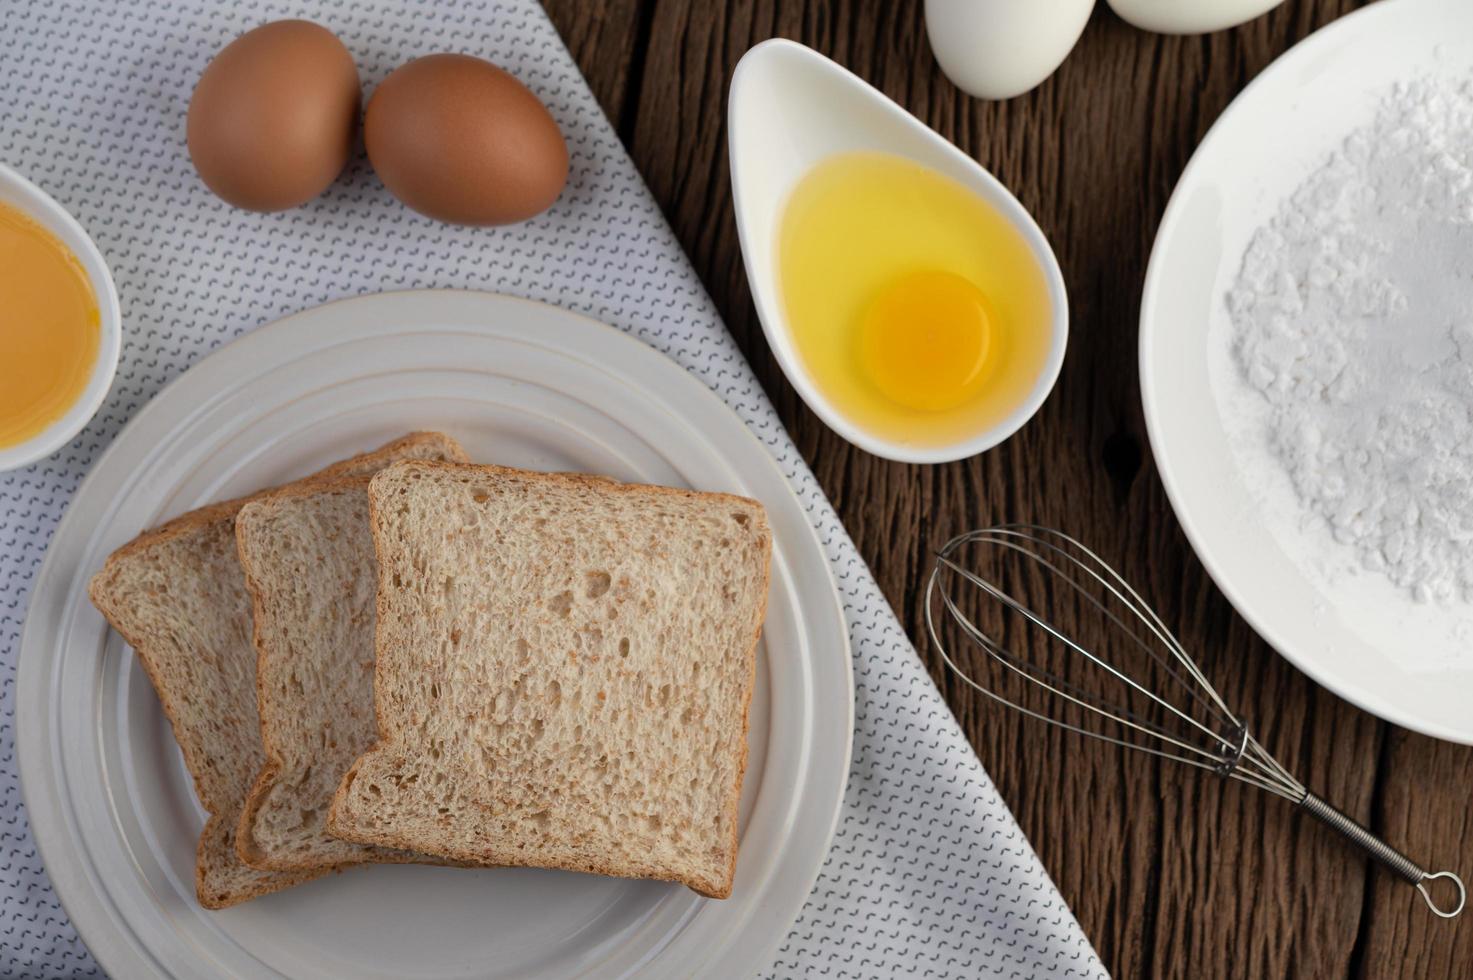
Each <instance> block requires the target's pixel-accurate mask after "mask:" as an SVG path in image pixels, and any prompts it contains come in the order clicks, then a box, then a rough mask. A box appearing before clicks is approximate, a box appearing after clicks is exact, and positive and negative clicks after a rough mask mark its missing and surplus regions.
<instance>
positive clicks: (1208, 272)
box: [1140, 0, 1473, 744]
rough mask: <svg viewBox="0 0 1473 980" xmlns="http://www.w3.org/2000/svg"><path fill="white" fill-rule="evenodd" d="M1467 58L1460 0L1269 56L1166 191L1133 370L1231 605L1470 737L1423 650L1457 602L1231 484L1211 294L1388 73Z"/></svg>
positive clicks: (1472, 707) (1365, 695) (1370, 111)
mask: <svg viewBox="0 0 1473 980" xmlns="http://www.w3.org/2000/svg"><path fill="white" fill-rule="evenodd" d="M1470 71H1473V3H1469V2H1468V0H1385V2H1382V3H1377V4H1373V5H1371V6H1369V7H1366V8H1364V9H1362V10H1360V11H1357V12H1356V13H1353V14H1350V15H1348V16H1346V17H1343V18H1341V19H1339V20H1337V21H1335V22H1333V23H1331V24H1330V25H1329V26H1327V27H1325V28H1324V29H1323V30H1320V31H1318V32H1317V33H1315V34H1313V35H1311V36H1310V37H1308V38H1306V39H1305V40H1304V41H1303V42H1302V43H1300V44H1298V45H1296V46H1295V47H1294V48H1293V49H1292V50H1290V51H1289V52H1288V53H1287V54H1285V55H1284V56H1283V57H1281V58H1280V59H1279V60H1277V61H1276V62H1274V63H1273V64H1272V65H1270V66H1269V67H1268V69H1266V70H1265V71H1264V72H1263V73H1262V74H1261V75H1259V77H1258V78H1257V79H1255V80H1254V82H1253V83H1252V84H1251V85H1249V86H1248V87H1247V88H1246V89H1245V90H1244V91H1243V92H1242V94H1241V95H1239V96H1238V98H1237V99H1236V100H1234V102H1233V104H1232V105H1231V106H1229V107H1228V109H1227V111H1226V112H1224V113H1223V115H1222V117H1221V118H1220V119H1219V120H1218V121H1217V123H1216V124H1215V125H1214V126H1213V127H1212V130H1211V131H1210V132H1209V133H1208V134H1207V136H1206V138H1205V139H1204V140H1203V141H1202V145H1201V146H1200V147H1198V149H1197V152H1196V154H1195V155H1194V156H1193V157H1192V160H1191V163H1190V164H1189V165H1188V166H1187V168H1186V171H1185V172H1184V173H1183V174H1182V178H1181V181H1180V182H1179V183H1178V184H1177V187H1176V190H1175V192H1174V193H1173V194H1172V198H1171V203H1170V205H1169V206H1168V207H1167V209H1166V214H1165V217H1163V218H1162V221H1161V228H1160V230H1159V232H1158V233H1157V236H1156V245H1155V248H1154V250H1153V251H1152V253H1151V263H1150V268H1149V271H1148V272H1147V274H1146V285H1145V293H1144V295H1143V297H1142V301H1141V334H1140V370H1141V394H1142V398H1143V401H1144V404H1145V416H1146V424H1147V427H1148V429H1149V432H1150V438H1151V446H1152V449H1153V451H1154V453H1155V457H1156V465H1157V467H1158V468H1159V469H1160V471H1161V479H1162V481H1163V482H1164V483H1165V486H1166V492H1167V495H1168V496H1169V497H1170V499H1171V503H1172V506H1173V507H1174V508H1175V510H1176V515H1177V517H1178V518H1179V519H1180V521H1181V524H1182V527H1183V528H1184V529H1185V531H1186V534H1187V537H1188V538H1189V539H1190V540H1191V542H1192V546H1193V547H1194V548H1195V549H1196V552H1197V554H1198V556H1199V557H1200V558H1201V559H1202V563H1203V564H1204V565H1205V566H1206V567H1207V570H1208V572H1210V573H1211V575H1212V577H1213V579H1214V580H1215V581H1216V582H1217V584H1218V586H1219V587H1220V588H1221V589H1222V591H1223V592H1224V593H1226V594H1227V597H1228V598H1229V599H1230V600H1231V601H1232V603H1233V605H1234V606H1235V607H1236V608H1237V610H1238V612H1240V613H1241V614H1242V615H1243V617H1244V618H1245V619H1247V620H1248V622H1249V623H1251V624H1252V625H1253V627H1254V629H1256V630H1257V631H1258V632H1259V633H1260V634H1261V635H1262V636H1263V637H1264V639H1266V640H1267V641H1268V642H1269V643H1271V644H1272V645H1273V646H1274V647H1275V648H1276V649H1278V651H1279V652H1280V653H1282V654H1283V655H1284V656H1285V657H1287V658H1288V659H1289V660H1290V661H1291V662H1292V663H1293V664H1294V665H1295V666H1297V667H1298V668H1299V669H1301V670H1303V671H1304V672H1305V673H1306V674H1308V675H1309V676H1310V677H1312V678H1314V679H1315V680H1316V681H1318V682H1320V683H1321V684H1323V685H1324V686H1325V687H1327V688H1329V689H1330V690H1332V691H1334V692H1335V693H1337V694H1339V695H1340V696H1341V697H1344V698H1346V699H1348V700H1350V701H1352V702H1354V703H1355V704H1357V705H1359V706H1360V707H1362V708H1364V709H1366V710H1367V711H1370V712H1373V713H1375V714H1377V715H1380V716H1381V717H1382V718H1385V719H1387V720H1388V721H1392V722H1395V723H1397V724H1399V725H1403V726H1405V727H1407V728H1410V729H1414V730H1416V731H1420V732H1423V733H1426V734H1428V735H1433V736H1436V737H1438V738H1445V739H1450V740H1453V741H1457V742H1464V743H1470V744H1473V670H1469V669H1463V668H1459V667H1455V666H1445V665H1442V666H1439V665H1437V664H1436V663H1435V661H1436V660H1437V657H1435V656H1428V655H1427V654H1431V653H1435V651H1433V650H1432V649H1431V648H1429V647H1427V646H1426V645H1427V644H1448V645H1449V647H1448V648H1449V649H1466V648H1467V647H1468V646H1469V645H1473V608H1469V607H1467V606H1451V607H1437V606H1436V604H1423V605H1420V606H1419V605H1417V604H1416V603H1414V602H1413V601H1412V600H1411V599H1410V598H1409V597H1407V596H1406V595H1405V594H1403V593H1402V592H1401V591H1399V590H1397V589H1395V588H1393V587H1392V586H1391V585H1390V584H1389V582H1387V581H1384V580H1383V579H1382V578H1381V577H1379V576H1375V575H1371V574H1365V575H1359V576H1352V577H1347V576H1345V575H1344V574H1329V572H1328V570H1329V569H1330V567H1331V566H1330V565H1329V564H1327V561H1328V560H1316V559H1315V558H1314V557H1312V556H1313V555H1314V554H1315V553H1316V549H1318V551H1319V553H1320V554H1326V553H1327V552H1326V551H1325V548H1326V547H1328V542H1327V541H1325V540H1323V539H1325V538H1327V537H1328V532H1327V531H1326V530H1325V528H1324V527H1323V526H1321V524H1322V522H1316V521H1314V520H1309V519H1306V517H1305V516H1304V515H1303V514H1302V513H1299V512H1298V509H1297V508H1294V507H1285V506H1282V505H1280V504H1278V503H1275V501H1278V500H1280V499H1281V497H1280V495H1279V494H1278V493H1277V492H1276V491H1275V490H1274V488H1273V487H1267V488H1265V486H1264V485H1262V484H1255V486H1256V487H1257V489H1254V488H1253V487H1250V484H1249V482H1248V481H1247V480H1245V478H1244V474H1243V470H1242V468H1241V467H1240V464H1239V458H1238V457H1239V453H1240V452H1241V451H1242V450H1241V448H1239V447H1241V446H1242V445H1244V443H1243V439H1244V433H1243V431H1242V427H1243V426H1242V422H1241V421H1239V420H1237V416H1236V413H1234V412H1230V411H1227V410H1226V406H1227V405H1228V404H1229V402H1228V401H1227V399H1232V398H1234V397H1237V396H1236V395H1235V394H1234V393H1233V386H1234V385H1237V384H1241V382H1239V381H1238V380H1237V377H1236V374H1235V366H1234V365H1233V364H1232V363H1231V361H1230V358H1229V356H1228V353H1227V349H1228V338H1229V337H1230V330H1231V324H1230V323H1229V322H1228V316H1227V310H1226V304H1225V299H1224V298H1225V295H1226V293H1227V292H1228V290H1229V288H1230V287H1231V285H1232V284H1233V282H1234V281H1235V279H1236V277H1237V275H1238V272H1239V268H1240V266H1241V262H1242V257H1243V252H1244V249H1245V248H1246V246H1247V243H1248V241H1249V239H1250V238H1251V237H1252V235H1253V232H1254V231H1255V230H1256V229H1257V228H1258V227H1259V226H1261V225H1262V224H1264V223H1265V222H1266V221H1267V220H1268V219H1269V218H1270V217H1271V216H1272V215H1273V213H1274V211H1275V210H1276V209H1277V207H1278V206H1279V203H1280V202H1281V201H1282V199H1283V198H1284V197H1285V196H1286V195H1288V194H1289V193H1290V192H1292V191H1293V190H1294V189H1295V188H1296V187H1297V186H1298V185H1299V184H1300V183H1301V182H1302V181H1303V180H1304V179H1305V178H1306V177H1307V176H1308V175H1309V174H1310V173H1311V172H1312V171H1313V170H1314V169H1315V168H1316V167H1318V166H1319V165H1321V164H1322V163H1323V162H1324V161H1325V159H1326V158H1327V157H1328V156H1329V155H1330V153H1331V152H1333V151H1334V150H1335V149H1336V148H1337V147H1338V146H1339V145H1340V144H1341V143H1342V142H1343V141H1344V139H1345V137H1346V136H1347V135H1348V134H1349V132H1350V131H1351V130H1352V129H1354V128H1356V127H1357V126H1359V125H1361V124H1364V123H1367V122H1370V121H1371V119H1372V118H1373V116H1374V112H1375V107H1376V104H1377V102H1378V101H1379V100H1380V98H1381V96H1382V94H1383V93H1384V92H1385V91H1386V90H1387V89H1388V88H1389V87H1390V86H1391V85H1393V84H1394V83H1395V82H1397V81H1403V80H1410V79H1413V78H1417V77H1421V76H1438V75H1443V74H1446V75H1449V76H1452V77H1464V78H1466V77H1468V72H1470ZM1279 489H1283V488H1279ZM1328 553H1333V552H1328ZM1335 561H1336V562H1339V559H1335ZM1468 662H1469V661H1468V660H1467V659H1466V658H1464V660H1463V663H1468Z"/></svg>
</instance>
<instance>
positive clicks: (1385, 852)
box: [1299, 793, 1468, 919]
mask: <svg viewBox="0 0 1473 980" xmlns="http://www.w3.org/2000/svg"><path fill="white" fill-rule="evenodd" d="M1299 806H1300V807H1301V808H1302V809H1304V810H1306V811H1308V812H1309V814H1310V815H1311V816H1313V817H1314V818H1315V819H1316V820H1319V821H1320V822H1322V823H1324V824H1325V825H1326V826H1327V827H1330V828H1331V829H1333V830H1334V831H1335V832H1336V833H1338V834H1340V835H1341V836H1342V837H1344V838H1345V839H1347V840H1349V841H1350V842H1351V843H1352V844H1354V845H1356V846H1357V847H1359V848H1360V849H1361V850H1363V851H1365V852H1366V853H1367V854H1369V855H1370V856H1371V857H1373V858H1375V859H1376V860H1377V861H1378V862H1380V863H1381V864H1382V865H1383V866H1385V867H1386V868H1388V869H1389V870H1390V871H1391V872H1392V873H1393V874H1395V875H1396V876H1397V877H1398V878H1400V879H1402V880H1403V881H1405V882H1406V883H1407V884H1409V885H1415V886H1416V888H1417V891H1419V892H1421V893H1422V900H1423V901H1424V902H1426V903H1427V907H1428V908H1429V909H1431V910H1432V911H1433V912H1434V913H1436V914H1437V915H1440V916H1442V917H1443V918H1444V919H1451V918H1454V917H1455V916H1457V915H1458V914H1459V913H1461V912H1462V911H1463V906H1464V905H1466V904H1467V902H1468V890H1467V888H1465V887H1464V885H1463V879H1461V878H1459V877H1458V876H1457V875H1456V874H1454V873H1453V872H1451V871H1437V872H1430V871H1427V870H1425V869H1424V868H1422V866H1421V865H1419V864H1417V862H1415V861H1413V860H1412V859H1411V858H1409V857H1407V856H1406V855H1405V854H1403V853H1401V852H1400V851H1398V850H1397V849H1396V848H1394V847H1392V846H1391V845H1390V844H1388V843H1386V842H1385V841H1384V840H1382V839H1381V838H1379V837H1377V836H1376V835H1375V834H1373V833H1371V832H1370V831H1369V830H1367V829H1366V828H1364V827H1362V826H1361V825H1360V824H1359V823H1357V822H1356V821H1355V820H1353V819H1351V818H1350V817H1348V816H1346V815H1345V814H1344V813H1341V812H1340V811H1339V810H1337V809H1336V808H1335V807H1333V806H1331V805H1330V804H1329V803H1327V802H1325V801H1324V800H1323V799H1321V798H1320V797H1318V796H1316V795H1314V794H1313V793H1305V794H1304V799H1303V800H1301V801H1300V803H1299ZM1438 878H1447V879H1449V880H1450V881H1451V882H1452V883H1453V885H1454V886H1455V887H1456V888H1457V891H1458V902H1457V904H1456V905H1455V906H1453V907H1451V908H1442V907H1440V906H1438V905H1437V903H1436V902H1434V901H1433V900H1432V896H1431V894H1429V893H1428V891H1427V884H1426V883H1427V882H1428V881H1432V880H1435V879H1438Z"/></svg>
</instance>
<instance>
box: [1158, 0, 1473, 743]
mask: <svg viewBox="0 0 1473 980" xmlns="http://www.w3.org/2000/svg"><path fill="white" fill-rule="evenodd" d="M1413 5H1414V4H1413V0H1402V2H1400V3H1374V4H1370V5H1369V6H1365V7H1360V8H1358V9H1356V10H1353V11H1351V12H1350V13H1348V14H1344V15H1342V16H1340V17H1338V18H1336V19H1335V20H1333V21H1331V22H1330V23H1328V24H1326V25H1324V26H1323V27H1321V28H1319V29H1318V30H1316V31H1314V32H1313V33H1311V34H1309V35H1307V36H1306V37H1304V38H1302V39H1301V40H1300V41H1299V42H1298V43H1296V44H1294V45H1293V46H1292V47H1290V48H1289V49H1288V50H1287V51H1285V52H1284V53H1282V54H1280V55H1279V56H1278V57H1277V58H1275V59H1274V60H1273V61H1272V62H1270V63H1269V64H1268V66H1267V67H1265V68H1264V69H1263V70H1262V71H1261V72H1259V73H1258V75H1257V76H1255V77H1254V78H1253V79H1252V80H1251V81H1249V83H1248V84H1247V85H1245V86H1244V87H1243V89H1242V91H1240V92H1238V94H1237V95H1235V96H1234V97H1233V99H1232V101H1231V102H1230V103H1228V105H1227V107H1226V108H1225V109H1224V110H1223V111H1222V113H1221V114H1220V115H1219V116H1218V117H1217V119H1215V120H1214V121H1213V123H1212V125H1211V126H1210V127H1209V128H1208V130H1207V133H1206V134H1205V135H1204V136H1203V137H1202V139H1201V141H1200V142H1199V143H1198V144H1197V147H1196V149H1195V150H1193V151H1192V155H1191V158H1190V159H1189V160H1188V161H1187V164H1186V166H1185V167H1184V168H1182V172H1181V176H1180V177H1178V178H1177V181H1176V185H1175V186H1174V187H1173V188H1172V191H1171V197H1170V198H1169V200H1168V202H1167V205H1166V209H1165V211H1164V212H1163V213H1162V216H1161V221H1160V224H1159V225H1158V226H1157V229H1156V235H1155V238H1154V239H1153V241H1152V244H1151V254H1150V259H1149V261H1148V262H1147V265H1146V276H1145V280H1144V283H1143V286H1142V289H1141V311H1140V317H1139V321H1138V323H1139V334H1140V336H1139V338H1138V344H1137V374H1138V377H1139V380H1140V386H1141V407H1142V414H1143V415H1144V417H1145V423H1146V434H1147V438H1148V440H1149V442H1150V446H1151V454H1152V457H1153V458H1154V460H1155V463H1156V472H1157V473H1158V474H1159V476H1160V478H1161V484H1162V486H1163V488H1164V489H1165V491H1166V498H1167V501H1168V502H1169V503H1170V504H1171V509H1172V511H1173V513H1174V514H1175V515H1176V519H1177V523H1178V524H1179V525H1180V527H1181V529H1182V532H1183V533H1184V534H1185V535H1186V537H1187V541H1188V542H1189V543H1190V544H1191V546H1192V551H1193V553H1194V554H1195V555H1196V556H1197V560H1198V561H1200V562H1201V563H1202V566H1203V568H1205V569H1206V571H1207V574H1208V576H1209V577H1210V578H1211V579H1212V581H1213V583H1214V584H1215V585H1216V586H1217V588H1218V589H1219V590H1220V591H1221V592H1222V593H1223V595H1224V596H1226V597H1227V600H1228V602H1229V603H1230V604H1231V605H1232V607H1233V609H1234V610H1235V611H1236V612H1237V614H1238V615H1239V616H1241V617H1242V618H1243V620H1244V621H1245V622H1247V624H1248V625H1249V627H1251V628H1252V629H1253V631H1254V632H1255V633H1257V634H1258V636H1259V637H1260V638H1261V639H1262V640H1263V641H1264V642H1265V643H1267V644H1268V645H1269V646H1270V647H1271V648H1272V649H1273V650H1274V652H1275V653H1277V654H1278V655H1279V656H1281V657H1283V658H1284V659H1285V660H1287V661H1288V662H1289V663H1290V664H1292V665H1293V666H1294V667H1295V668H1296V669H1297V670H1299V671H1301V672H1302V673H1304V674H1305V675H1307V676H1308V677H1309V678H1310V679H1311V680H1313V681H1314V682H1315V683H1316V684H1319V685H1320V686H1321V687H1324V688H1325V689H1326V690H1328V691H1330V692H1331V693H1332V694H1334V695H1336V696H1337V697H1340V698H1343V699H1345V700H1346V701H1349V702H1350V703H1351V704H1353V705H1355V706H1356V707H1357V708H1360V709H1361V710H1363V711H1366V712H1368V713H1370V714H1372V715H1374V716H1376V717H1377V718H1380V719H1381V720H1383V721H1386V722H1389V723H1391V724H1395V725H1399V726H1401V727H1403V728H1406V729H1408V730H1409V731H1414V732H1418V733H1420V734H1423V735H1428V736H1431V737H1433V738H1439V739H1443V740H1445V741H1449V742H1454V743H1458V744H1463V745H1473V728H1470V729H1459V728H1456V727H1453V726H1449V725H1447V724H1444V723H1440V722H1433V721H1427V720H1425V719H1422V718H1419V717H1417V716H1416V715H1413V714H1409V713H1408V710H1407V709H1406V708H1404V707H1401V706H1399V705H1397V704H1393V703H1390V702H1387V701H1385V700H1384V699H1382V698H1381V697H1380V696H1378V695H1377V693H1376V692H1375V691H1374V690H1371V689H1368V688H1365V687H1363V686H1361V685H1359V684H1356V683H1351V682H1347V681H1346V680H1345V679H1343V678H1342V677H1339V676H1337V675H1336V674H1335V672H1334V671H1333V670H1332V669H1329V668H1327V667H1326V666H1325V664H1324V663H1323V662H1321V661H1317V660H1316V659H1315V658H1313V657H1309V656H1306V655H1305V654H1304V653H1303V652H1302V651H1299V650H1297V649H1296V648H1295V646H1294V645H1293V644H1292V643H1290V642H1289V641H1288V640H1287V639H1286V638H1285V637H1284V635H1283V630H1282V629H1280V628H1278V627H1276V626H1275V625H1274V624H1273V623H1272V622H1271V621H1270V617H1268V616H1265V615H1263V613H1262V612H1261V611H1260V610H1259V609H1258V608H1256V607H1255V606H1254V605H1253V604H1252V602H1251V601H1250V600H1248V599H1247V598H1245V596H1244V594H1243V592H1242V590H1240V589H1238V588H1237V587H1236V586H1235V585H1234V584H1233V581H1232V578H1231V576H1230V575H1229V574H1228V573H1227V572H1226V571H1225V570H1224V568H1223V565H1222V563H1221V561H1220V560H1219V559H1218V558H1217V557H1216V556H1215V553H1214V550H1213V543H1212V540H1211V538H1210V535H1209V534H1207V533H1206V532H1204V531H1203V528H1202V526H1201V525H1200V524H1199V523H1198V521H1197V520H1196V518H1195V516H1194V515H1195V511H1194V510H1193V505H1192V503H1191V502H1190V501H1189V500H1188V494H1187V493H1186V492H1185V491H1184V490H1183V489H1182V486H1181V483H1180V482H1179V478H1178V477H1177V475H1176V470H1175V464H1174V462H1173V457H1172V455H1171V449H1170V448H1169V440H1168V439H1167V437H1166V436H1165V434H1164V433H1163V430H1162V425H1163V423H1162V422H1161V421H1160V416H1161V414H1162V412H1163V411H1164V408H1163V406H1162V404H1161V396H1160V394H1159V392H1158V390H1157V387H1156V384H1157V382H1156V380H1155V374H1154V373H1153V370H1152V367H1151V364H1150V362H1151V360H1152V357H1153V344H1154V343H1155V340H1156V336H1157V334H1158V333H1160V332H1161V331H1162V330H1164V329H1165V325H1164V324H1162V323H1161V322H1160V320H1161V318H1160V317H1159V316H1158V314H1157V312H1156V308H1157V306H1158V305H1159V304H1160V302H1161V300H1160V294H1161V290H1162V286H1161V279H1162V276H1163V273H1162V267H1163V265H1164V259H1163V258H1162V255H1163V253H1164V252H1165V251H1166V250H1167V249H1168V248H1169V246H1170V245H1171V242H1170V239H1171V238H1172V237H1173V236H1174V235H1175V234H1176V230H1177V225H1178V224H1180V223H1181V222H1182V221H1183V220H1184V219H1183V217H1182V216H1183V213H1184V212H1185V210H1186V207H1187V205H1188V203H1189V202H1188V198H1189V197H1190V193H1189V192H1190V191H1191V190H1192V188H1193V185H1194V184H1195V183H1196V182H1197V181H1198V174H1199V173H1200V172H1201V171H1202V170H1203V169H1204V168H1205V167H1206V166H1207V164H1206V163H1204V160H1205V159H1206V157H1207V156H1209V155H1211V154H1213V153H1215V151H1216V148H1217V146H1218V144H1219V143H1220V142H1222V141H1223V139H1224V136H1223V132H1224V130H1225V129H1227V128H1228V126H1229V125H1230V124H1233V123H1235V121H1236V120H1237V119H1238V118H1239V117H1240V116H1243V115H1245V114H1246V113H1250V112H1253V111H1255V110H1256V105H1255V103H1256V101H1257V100H1258V98H1259V95H1258V93H1259V92H1260V91H1272V87H1273V86H1277V85H1279V84H1281V82H1280V77H1281V76H1287V75H1288V73H1289V72H1291V71H1292V70H1293V69H1294V68H1295V67H1296V66H1298V65H1299V64H1301V63H1302V62H1304V61H1306V60H1308V59H1311V58H1313V57H1314V56H1315V55H1317V54H1318V53H1319V52H1320V51H1321V49H1323V48H1324V47H1326V46H1327V45H1330V44H1334V43H1337V42H1339V41H1341V40H1342V39H1344V38H1347V37H1353V36H1355V34H1354V33H1353V32H1364V31H1368V30H1371V29H1373V27H1374V24H1375V23H1376V19H1377V18H1390V17H1397V16H1405V15H1404V14H1403V13H1402V11H1403V10H1406V9H1409V8H1410V7H1412V6H1413ZM1426 6H1427V7H1428V8H1430V9H1432V10H1437V9H1440V7H1441V6H1442V0H1427V2H1426ZM1203 336H1204V338H1205V337H1206V332H1205V331H1204V334H1203ZM1197 506H1199V507H1200V505H1197Z"/></svg>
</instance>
